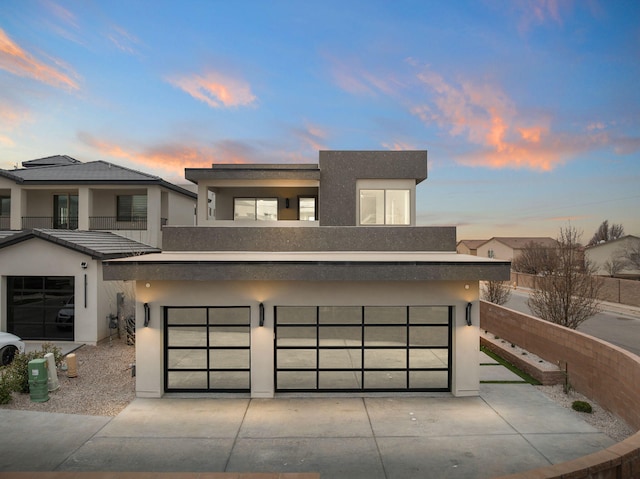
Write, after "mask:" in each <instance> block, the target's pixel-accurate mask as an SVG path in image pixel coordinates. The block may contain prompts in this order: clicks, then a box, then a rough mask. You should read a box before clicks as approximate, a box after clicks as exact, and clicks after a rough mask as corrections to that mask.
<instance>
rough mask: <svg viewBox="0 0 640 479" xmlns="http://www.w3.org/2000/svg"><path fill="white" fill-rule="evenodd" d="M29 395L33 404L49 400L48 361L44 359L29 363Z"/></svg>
mask: <svg viewBox="0 0 640 479" xmlns="http://www.w3.org/2000/svg"><path fill="white" fill-rule="evenodd" d="M28 367H29V394H30V395H31V401H32V402H46V401H48V400H49V388H48V381H49V376H48V373H47V360H46V359H44V358H40V359H32V360H31V361H29V366H28Z"/></svg>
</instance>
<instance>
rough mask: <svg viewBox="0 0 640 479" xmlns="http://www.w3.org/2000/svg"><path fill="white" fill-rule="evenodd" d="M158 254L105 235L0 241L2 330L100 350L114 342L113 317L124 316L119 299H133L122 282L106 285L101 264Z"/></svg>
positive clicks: (46, 234)
mask: <svg viewBox="0 0 640 479" xmlns="http://www.w3.org/2000/svg"><path fill="white" fill-rule="evenodd" d="M159 251H160V250H159V249H157V248H153V247H151V246H147V245H144V244H141V243H138V242H136V241H133V240H130V239H127V238H124V237H122V236H118V235H115V234H113V233H109V232H104V231H70V230H62V229H58V230H41V229H34V230H29V231H25V232H14V233H13V234H11V235H6V234H4V235H0V292H1V293H0V297H1V299H2V301H1V304H2V307H1V308H0V325H1V328H0V330H2V331H8V332H10V333H14V334H16V335H18V336H20V337H21V338H22V339H26V340H47V341H75V342H79V343H89V344H95V343H96V342H98V341H100V340H101V339H104V338H106V337H107V336H109V320H108V316H109V315H111V314H113V315H116V314H117V313H119V312H121V311H119V305H118V304H117V295H118V293H120V294H125V295H126V296H129V297H128V298H126V299H127V300H128V301H129V302H132V300H133V299H134V298H133V297H132V296H133V290H132V288H129V287H127V285H125V284H123V282H120V281H119V282H108V283H105V282H104V281H103V279H102V262H103V261H104V260H106V259H113V258H121V257H126V256H131V255H140V254H146V253H157V252H159ZM131 314H133V311H131ZM121 319H124V318H121Z"/></svg>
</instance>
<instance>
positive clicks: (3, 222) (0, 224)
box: [0, 216, 11, 230]
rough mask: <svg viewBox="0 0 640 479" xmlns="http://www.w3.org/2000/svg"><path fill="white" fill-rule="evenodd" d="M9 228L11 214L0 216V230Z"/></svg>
mask: <svg viewBox="0 0 640 479" xmlns="http://www.w3.org/2000/svg"><path fill="white" fill-rule="evenodd" d="M10 229H11V216H0V230H10Z"/></svg>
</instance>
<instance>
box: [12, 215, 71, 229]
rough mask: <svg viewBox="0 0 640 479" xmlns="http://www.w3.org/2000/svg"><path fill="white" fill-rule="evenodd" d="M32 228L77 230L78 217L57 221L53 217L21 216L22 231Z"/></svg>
mask: <svg viewBox="0 0 640 479" xmlns="http://www.w3.org/2000/svg"><path fill="white" fill-rule="evenodd" d="M34 228H44V229H56V230H77V229H78V217H77V216H76V217H71V218H64V219H58V218H54V217H53V216H23V217H22V229H23V230H31V229H34Z"/></svg>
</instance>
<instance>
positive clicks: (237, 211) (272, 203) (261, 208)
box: [233, 198, 278, 221]
mask: <svg viewBox="0 0 640 479" xmlns="http://www.w3.org/2000/svg"><path fill="white" fill-rule="evenodd" d="M233 219H234V220H252V221H276V220H277V219H278V198H234V200H233Z"/></svg>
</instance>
